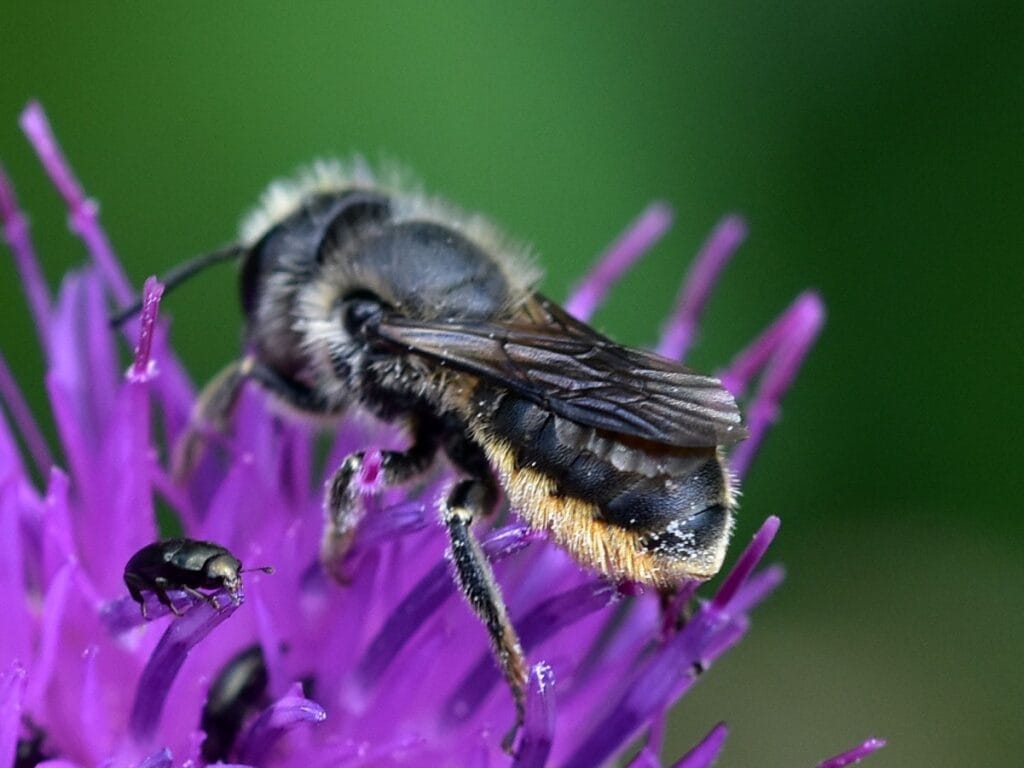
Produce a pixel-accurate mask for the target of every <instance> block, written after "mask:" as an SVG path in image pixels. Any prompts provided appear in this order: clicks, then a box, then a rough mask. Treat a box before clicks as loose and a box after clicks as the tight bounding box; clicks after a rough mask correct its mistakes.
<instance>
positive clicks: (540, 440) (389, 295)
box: [124, 165, 746, 746]
mask: <svg viewBox="0 0 1024 768" xmlns="http://www.w3.org/2000/svg"><path fill="white" fill-rule="evenodd" d="M230 259H238V260H240V261H241V278H240V291H241V305H242V310H243V312H244V315H245V320H246V347H247V349H248V352H247V354H246V355H245V356H243V357H242V358H241V359H240V360H238V361H237V362H235V363H234V364H232V365H231V366H230V367H229V368H228V369H227V370H226V371H225V372H224V373H222V374H221V375H220V376H219V377H218V378H217V379H216V380H215V381H214V382H213V383H212V384H211V385H210V386H209V387H208V388H207V389H206V390H205V392H204V394H203V395H202V396H201V398H200V403H199V405H198V408H197V412H196V418H195V423H196V424H197V425H201V426H202V428H210V427H213V428H224V427H225V426H226V425H227V423H228V422H229V419H230V413H231V409H232V407H233V404H234V402H235V401H236V399H237V397H238V393H239V390H240V388H241V386H242V384H243V383H244V382H245V381H253V382H256V383H257V384H258V385H259V386H261V387H263V388H264V389H265V390H267V391H268V392H270V393H271V394H272V395H273V396H274V397H275V398H276V399H277V400H279V401H280V402H282V403H284V404H286V405H287V406H289V407H290V408H291V409H293V410H295V411H298V412H300V413H304V414H315V415H320V416H340V415H341V414H343V413H345V412H346V411H347V410H348V409H350V408H351V407H356V408H359V409H362V410H364V411H368V412H369V413H371V414H373V415H375V416H376V417H378V418H380V419H383V420H385V421H389V422H399V423H401V424H403V425H405V427H406V428H407V430H408V434H409V441H410V442H409V447H408V448H407V449H406V450H403V451H387V452H384V453H383V459H382V466H381V471H382V477H383V480H384V483H385V484H388V485H390V484H397V483H403V482H406V481H409V480H411V479H413V478H416V477H417V476H419V475H421V474H422V473H424V472H425V471H426V470H427V469H428V468H429V467H430V465H431V464H432V463H433V460H434V458H435V456H436V455H437V454H439V453H440V454H443V455H444V456H445V457H447V460H448V462H449V464H450V465H451V466H452V467H453V468H454V469H455V470H456V472H458V473H459V474H460V475H461V476H462V479H461V480H459V481H458V482H456V483H455V485H454V487H453V488H452V489H451V491H450V493H449V494H448V496H447V499H446V500H445V501H444V502H443V504H442V514H441V518H442V521H443V524H444V526H445V528H446V530H447V533H448V537H449V540H450V552H451V558H452V562H453V565H454V575H455V579H456V581H457V583H458V586H459V587H460V588H461V590H462V592H463V593H464V594H465V596H466V598H467V600H468V603H469V605H470V607H471V608H472V610H473V611H474V612H475V613H476V614H477V616H478V617H479V618H480V620H481V621H482V622H483V624H484V625H485V627H486V629H487V632H488V633H489V636H490V641H491V645H492V648H493V652H494V654H495V657H496V659H497V662H498V664H499V665H500V667H501V669H502V671H503V673H504V676H505V678H506V679H507V681H508V684H509V686H510V688H511V691H512V695H513V699H514V702H515V706H516V712H517V721H516V722H517V725H518V724H521V723H522V719H523V708H524V698H525V690H526V683H527V674H528V666H527V663H526V659H525V656H524V653H523V650H522V647H521V644H520V642H519V639H518V637H517V635H516V631H515V629H514V627H513V626H512V624H511V622H510V621H509V617H508V611H507V609H506V607H505V604H504V602H503V600H502V596H501V591H500V589H499V587H498V584H497V582H496V581H495V578H494V575H493V573H492V570H491V566H490V564H489V563H488V561H487V558H486V557H485V556H484V554H483V552H482V550H481V548H480V545H479V543H478V542H477V539H476V537H475V536H474V533H473V529H472V526H473V523H474V522H476V521H477V520H479V519H481V518H485V517H488V516H489V515H491V514H492V513H493V512H494V510H495V509H496V507H497V505H498V502H499V500H500V496H501V492H502V491H503V492H504V494H505V496H506V497H507V500H508V502H509V506H510V508H511V509H512V510H514V511H515V512H516V513H517V514H518V515H519V516H520V517H521V518H522V519H523V520H524V521H525V522H526V523H527V524H528V525H529V526H531V527H532V528H534V529H537V530H540V531H543V532H545V533H547V534H548V535H549V537H550V538H551V539H553V540H554V541H555V542H556V543H557V544H558V545H560V546H561V547H563V548H565V549H566V550H567V551H568V552H569V553H570V554H571V555H572V556H573V557H575V558H576V560H578V561H579V562H580V563H581V564H582V565H584V566H586V567H588V568H591V569H593V570H595V571H597V572H599V573H601V574H604V575H605V576H607V577H608V578H610V579H612V580H616V581H635V582H642V583H644V584H648V585H654V586H657V587H660V588H664V589H670V588H672V587H673V586H675V585H678V584H679V583H680V582H682V581H684V580H688V579H707V578H709V577H711V576H713V575H714V574H715V573H717V571H718V570H719V568H720V567H721V565H722V560H723V557H724V554H725V549H726V545H727V543H728V540H729V536H730V533H731V530H732V511H733V506H734V499H735V495H736V491H735V488H734V483H733V481H732V479H731V477H730V474H729V472H728V470H727V468H726V465H725V462H724V456H723V448H724V447H726V446H729V445H731V444H733V443H735V442H737V441H739V440H741V439H743V438H744V437H745V436H746V432H745V430H744V428H743V426H742V423H741V418H740V413H739V410H738V408H737V406H736V402H735V400H734V399H733V397H732V395H731V394H730V393H729V392H728V391H726V390H725V389H724V388H723V386H722V384H721V383H720V382H719V380H718V379H715V378H712V377H709V376H705V375H701V374H699V373H695V372H693V371H691V370H689V369H687V368H685V367H683V366H682V365H680V364H679V363H676V362H673V361H671V360H667V359H664V358H662V357H659V356H658V355H655V354H653V353H651V352H647V351H643V350H640V349H632V348H629V347H625V346H622V345H619V344H616V343H615V342H614V341H612V340H610V339H609V338H607V337H605V336H604V335H602V334H601V333H599V332H598V331H596V330H594V329H593V328H591V327H590V326H589V325H586V324H585V323H583V322H580V321H579V320H577V319H575V318H574V317H572V316H570V315H569V314H568V313H567V312H566V311H565V310H564V309H562V308H561V307H560V306H558V305H557V304H556V303H555V302H553V301H551V300H550V299H548V298H546V297H545V296H544V295H542V294H541V293H539V292H538V291H537V288H536V286H537V283H538V280H539V277H540V275H539V272H538V271H537V270H536V269H535V268H534V266H533V264H532V260H531V259H530V258H529V255H528V253H527V251H526V249H525V248H523V247H521V246H519V245H517V244H515V243H513V242H512V241H510V240H509V239H508V238H507V237H505V236H504V235H502V234H501V233H500V232H499V231H498V230H497V229H496V228H495V227H494V226H492V225H491V224H490V223H488V222H487V221H486V220H485V219H483V218H482V217H479V216H474V215H469V214H466V213H464V212H462V211H460V210H458V209H457V208H455V207H454V206H452V205H450V204H448V203H445V202H443V201H440V200H437V199H432V198H429V197H426V196H424V195H422V194H420V193H409V192H403V191H400V189H399V188H397V187H395V188H392V187H391V186H389V185H386V184H382V183H379V182H378V181H376V180H375V179H374V178H373V177H372V176H371V175H369V174H368V173H366V172H360V171H358V170H356V171H355V172H352V171H348V170H345V169H343V168H342V167H341V166H337V165H318V166H315V167H314V169H313V170H312V171H311V172H309V173H307V174H306V175H305V176H304V177H302V178H301V179H300V180H298V181H293V182H278V183H276V184H274V185H272V186H271V187H270V189H269V191H268V192H267V193H266V194H265V196H264V198H263V203H262V205H261V206H260V207H259V208H258V209H257V211H256V212H255V213H254V214H252V215H251V216H250V217H249V218H248V220H247V221H246V222H245V224H244V225H243V228H242V234H241V238H240V240H239V241H238V242H237V243H234V244H232V245H230V246H228V247H226V248H223V249H221V250H220V251H215V252H213V253H211V254H208V255H206V256H203V257H200V258H199V259H197V260H194V261H193V262H189V263H186V264H185V265H184V266H183V267H181V268H179V269H178V270H177V271H176V272H175V273H173V274H171V275H169V276H168V281H167V282H168V288H170V287H171V286H172V285H173V284H175V283H177V282H180V281H181V280H182V279H184V278H185V277H187V276H189V275H191V274H193V273H194V272H196V271H198V270H199V269H202V268H205V267H206V266H208V265H209V264H213V263H216V262H219V261H225V260H230ZM134 309H135V308H131V309H129V310H128V311H126V312H125V313H124V315H125V316H127V315H128V314H130V313H131V312H132V311H133V310H134ZM201 431H202V429H201V428H200V427H199V426H197V427H196V428H195V429H193V432H192V437H190V438H188V439H186V440H185V441H184V445H185V449H184V451H183V454H184V458H182V459H181V463H182V464H184V465H186V466H187V465H188V464H190V463H192V462H194V459H195V446H196V444H197V440H196V439H195V435H196V434H198V433H200V432H201ZM364 460H365V454H364V453H363V452H359V453H355V454H353V455H351V456H349V457H348V458H347V459H346V460H345V461H344V462H343V463H342V465H341V466H340V467H339V468H338V469H337V470H336V472H335V473H334V475H333V477H332V479H331V480H330V481H329V482H328V484H327V491H326V494H325V502H324V504H325V512H326V518H327V520H328V524H327V526H326V530H325V533H324V537H323V547H322V553H321V555H322V559H323V560H324V562H325V563H326V564H328V565H329V566H330V565H332V564H336V563H337V562H338V561H339V559H340V558H341V557H342V556H343V554H344V551H345V548H346V546H347V544H348V543H349V542H350V540H351V536H352V531H353V527H354V524H355V522H354V521H355V520H356V519H357V517H358V515H357V514H356V507H357V504H358V495H357V491H356V488H355V485H356V484H355V483H353V478H354V477H355V476H356V475H357V473H358V472H359V471H360V468H361V467H362V464H363V462H364ZM515 730H516V729H515V728H513V734H514V732H515ZM511 737H512V734H510V737H509V739H511ZM509 739H507V740H506V746H508V745H509V744H510V743H511V742H510V740H509Z"/></svg>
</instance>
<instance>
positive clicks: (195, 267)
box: [110, 243, 245, 328]
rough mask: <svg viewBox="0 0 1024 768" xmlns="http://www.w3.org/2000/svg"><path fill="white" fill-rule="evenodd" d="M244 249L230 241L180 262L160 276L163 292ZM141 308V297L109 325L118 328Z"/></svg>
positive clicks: (111, 320) (230, 258)
mask: <svg viewBox="0 0 1024 768" xmlns="http://www.w3.org/2000/svg"><path fill="white" fill-rule="evenodd" d="M244 251H245V247H244V246H242V245H239V244H238V243H232V244H231V245H226V246H224V247H223V248H219V249H217V250H216V251H211V252H210V253H204V254H201V255H199V256H196V257H195V258H193V259H189V260H188V261H185V262H182V263H181V264H179V265H178V266H176V267H174V268H173V269H171V270H170V271H169V272H167V274H166V275H164V276H163V277H161V278H160V282H161V283H163V284H164V293H165V294H166V293H167V292H168V291H170V290H172V289H174V288H176V287H177V286H179V285H181V284H182V283H183V282H185V281H186V280H188V279H189V278H190V277H192V275H194V274H196V273H197V272H202V271H203V270H204V269H206V268H207V267H212V266H213V265H214V264H220V263H221V262H222V261H232V260H233V259H237V258H238V257H239V256H241V255H242V253H243V252H244ZM141 310H142V299H138V300H136V301H135V302H133V303H131V304H129V305H128V306H127V307H125V308H124V309H121V310H119V311H118V312H116V313H115V314H114V315H112V316H111V318H110V325H111V326H112V327H114V328H119V327H120V326H121V325H122V324H124V322H125V321H126V320H128V319H129V318H131V317H134V316H135V315H137V314H138V313H139V312H140V311H141Z"/></svg>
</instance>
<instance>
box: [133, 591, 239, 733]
mask: <svg viewBox="0 0 1024 768" xmlns="http://www.w3.org/2000/svg"><path fill="white" fill-rule="evenodd" d="M216 597H217V598H218V602H219V603H220V607H219V608H216V609H215V608H213V606H211V605H209V604H208V603H206V602H197V603H196V604H195V605H194V606H193V607H192V608H191V609H190V610H189V611H188V612H187V613H186V614H185V615H184V616H182V617H180V618H177V619H175V620H174V621H172V622H171V624H170V626H169V627H168V628H167V631H166V632H164V635H163V637H161V638H160V642H159V643H158V644H157V647H156V649H155V650H154V651H153V654H152V655H151V656H150V657H149V662H148V663H147V664H146V668H145V669H144V670H143V671H142V676H141V677H140V678H139V684H138V686H137V688H136V691H135V702H134V704H133V705H132V713H131V718H130V720H129V724H128V730H129V733H130V734H131V736H132V739H133V740H134V741H135V743H136V744H139V745H140V746H147V745H148V744H149V742H150V741H151V740H152V738H153V735H154V734H155V733H156V729H157V726H158V725H159V724H160V714H161V712H162V711H163V708H164V702H165V701H166V700H167V694H168V693H170V690H171V683H173V682H174V678H175V677H176V676H177V674H178V670H180V669H181V665H182V664H184V663H185V659H186V658H187V657H188V653H189V651H191V650H192V648H194V647H195V646H196V645H197V644H198V643H199V642H200V641H202V640H203V638H205V637H206V636H207V635H208V634H210V632H211V631H213V629H214V628H215V627H217V626H218V625H219V624H221V623H222V622H223V621H225V620H226V619H227V618H228V617H229V616H231V614H233V613H234V612H235V611H236V610H237V609H238V607H239V605H240V603H237V602H235V601H234V600H231V599H228V598H227V596H226V594H225V593H218V594H217V595H216Z"/></svg>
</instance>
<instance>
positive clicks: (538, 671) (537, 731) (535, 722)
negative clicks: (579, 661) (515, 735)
mask: <svg viewBox="0 0 1024 768" xmlns="http://www.w3.org/2000/svg"><path fill="white" fill-rule="evenodd" d="M554 735H555V675H554V672H552V671H551V668H550V667H549V666H548V665H547V664H544V663H543V662H542V663H540V664H535V665H534V666H533V667H532V668H531V669H530V681H529V686H528V688H527V694H526V717H525V719H524V722H523V736H522V739H521V741H520V742H519V748H518V752H517V753H516V755H515V759H514V760H513V761H512V765H513V766H515V768H544V766H545V765H547V764H548V755H550V754H551V743H552V741H553V740H554Z"/></svg>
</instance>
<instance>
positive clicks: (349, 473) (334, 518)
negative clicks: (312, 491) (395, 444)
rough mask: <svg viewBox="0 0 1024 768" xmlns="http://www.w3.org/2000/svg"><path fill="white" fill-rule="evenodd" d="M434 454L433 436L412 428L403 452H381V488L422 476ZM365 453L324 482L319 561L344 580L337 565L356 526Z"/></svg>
mask: <svg viewBox="0 0 1024 768" xmlns="http://www.w3.org/2000/svg"><path fill="white" fill-rule="evenodd" d="M436 453H437V438H436V432H435V431H434V430H432V429H431V428H430V427H429V426H426V425H423V424H421V423H414V424H413V444H412V445H411V446H410V447H409V448H408V449H407V450H405V451H381V466H380V472H381V477H380V482H381V484H382V485H384V486H390V485H399V484H401V483H404V482H406V481H408V480H411V479H412V478H414V477H416V476H417V475H420V474H422V473H423V472H424V471H425V470H426V469H427V468H428V467H429V466H430V463H431V462H432V461H433V459H434V455H435V454H436ZM365 461H366V452H365V451H359V452H358V453H353V454H352V455H350V456H349V457H348V458H347V459H345V461H343V462H342V464H341V466H340V467H338V469H337V470H336V471H335V473H334V475H333V476H332V477H331V479H330V480H328V481H327V493H326V495H325V497H324V516H325V518H326V525H325V527H324V535H323V539H322V541H321V544H320V560H321V562H322V563H323V564H324V566H325V567H326V569H327V571H328V573H330V574H331V575H333V576H335V577H336V578H338V579H339V580H342V581H343V580H344V578H343V576H342V575H341V571H340V568H339V566H340V564H341V562H342V561H343V560H344V558H345V554H346V553H347V551H348V549H349V547H350V546H351V544H352V539H353V537H354V536H355V531H356V528H357V526H358V523H359V514H358V505H359V503H360V499H359V495H360V494H359V487H358V484H357V483H356V482H354V481H355V479H356V478H357V476H358V475H359V473H360V472H362V469H363V464H364V463H365Z"/></svg>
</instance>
